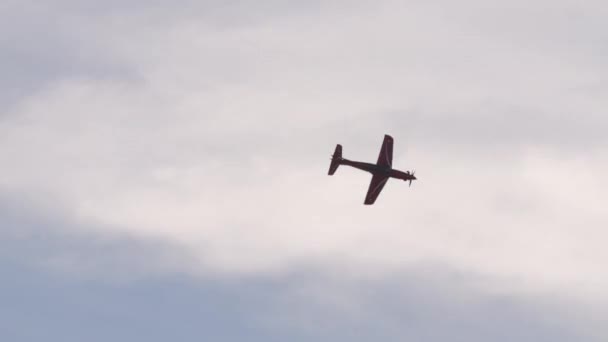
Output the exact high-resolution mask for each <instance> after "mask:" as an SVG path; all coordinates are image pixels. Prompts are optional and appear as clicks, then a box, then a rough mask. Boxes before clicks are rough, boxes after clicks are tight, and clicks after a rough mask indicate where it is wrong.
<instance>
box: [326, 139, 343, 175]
mask: <svg viewBox="0 0 608 342" xmlns="http://www.w3.org/2000/svg"><path fill="white" fill-rule="evenodd" d="M340 161H342V145H340V144H338V145H336V149H335V150H334V155H333V156H332V157H331V164H330V165H329V172H328V173H327V174H328V175H330V176H331V175H333V174H334V173H335V172H336V170H337V169H338V166H340Z"/></svg>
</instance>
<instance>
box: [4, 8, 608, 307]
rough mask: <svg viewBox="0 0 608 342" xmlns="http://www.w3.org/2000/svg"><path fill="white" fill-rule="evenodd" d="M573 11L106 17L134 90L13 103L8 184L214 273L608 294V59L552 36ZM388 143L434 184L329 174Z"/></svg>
mask: <svg viewBox="0 0 608 342" xmlns="http://www.w3.org/2000/svg"><path fill="white" fill-rule="evenodd" d="M562 3H563V4H564V5H563V7H562V8H563V9H562V10H559V11H557V12H555V13H554V14H552V15H550V16H549V21H548V26H544V27H545V29H543V30H540V33H537V34H532V35H530V36H527V35H526V34H525V33H526V32H529V30H530V31H533V32H537V31H536V30H534V28H533V27H531V28H526V27H528V26H530V25H532V24H533V23H534V21H532V20H531V19H530V17H535V16H534V15H531V14H530V13H532V14H534V13H538V11H540V10H541V9H543V8H544V6H545V5H546V4H545V3H544V2H538V3H537V5H530V6H529V7H528V9H529V10H527V11H523V9H520V8H515V9H512V10H510V11H507V12H506V13H507V16H506V18H507V19H503V20H501V21H495V19H496V18H497V17H499V16H500V15H502V14H504V12H502V10H501V9H499V10H496V9H490V10H483V11H480V12H479V14H477V15H474V14H476V13H478V12H477V9H478V7H477V6H479V4H478V3H476V2H467V3H466V4H465V5H464V6H463V7H459V8H458V9H457V11H454V12H453V11H451V9H452V7H446V4H443V3H439V2H434V3H432V5H422V4H409V5H397V4H393V3H385V4H384V5H383V6H379V7H378V8H372V7H371V6H363V5H358V6H351V7H348V8H346V9H345V10H340V9H339V8H338V7H339V6H337V5H336V6H329V8H327V7H323V10H319V11H318V12H317V11H315V10H310V11H305V12H304V14H302V15H288V16H285V17H283V16H282V15H280V14H275V15H272V16H270V17H269V18H268V19H257V20H251V21H246V22H247V23H248V24H247V25H244V26H239V25H237V26H230V25H227V26H222V25H217V21H218V20H219V19H218V18H225V17H226V16H227V17H230V15H229V14H223V15H220V16H217V17H214V18H215V21H214V20H211V19H210V20H207V18H208V17H206V16H204V15H202V14H201V12H198V11H194V13H191V14H189V15H187V16H183V14H181V13H174V12H172V11H170V12H169V13H170V14H171V15H172V16H164V15H163V12H162V11H137V10H135V11H132V12H128V13H126V14H125V13H122V12H112V11H110V12H108V13H107V14H104V15H98V16H91V18H92V19H91V22H90V27H88V26H87V27H88V28H87V29H86V30H84V32H85V33H84V34H83V36H79V34H78V33H75V34H76V37H77V39H75V41H77V42H84V47H91V49H90V50H91V51H100V50H103V51H104V54H103V56H101V57H100V59H101V60H102V61H105V60H111V61H112V63H113V64H115V63H118V64H120V65H121V68H124V69H125V70H129V71H130V72H129V76H128V77H124V78H113V79H102V80H99V79H97V78H96V77H88V76H91V75H87V73H86V72H84V76H83V75H71V76H69V77H65V78H61V79H60V80H57V81H55V82H53V83H51V84H50V85H48V86H47V87H45V88H44V89H42V90H40V91H38V92H36V93H32V94H29V96H27V97H25V98H23V99H22V101H21V102H20V103H19V105H17V106H15V107H12V108H11V110H10V112H8V113H5V114H7V115H5V117H4V118H3V119H2V121H1V122H0V163H1V164H2V165H3V172H2V175H1V176H0V185H1V186H4V187H11V188H12V189H18V190H19V191H23V192H26V193H29V194H37V195H40V196H42V197H46V198H50V199H53V200H55V201H58V202H60V203H62V204H63V205H64V206H65V207H67V208H69V210H70V215H72V216H74V217H77V218H78V219H81V220H88V221H90V222H94V223H100V224H105V225H100V226H98V227H101V226H103V227H109V226H112V227H117V228H116V229H117V233H128V234H136V235H138V236H141V237H143V238H149V237H153V238H161V239H166V240H168V241H170V242H172V243H176V244H179V245H181V246H184V248H186V249H188V250H189V251H191V252H192V253H194V254H195V255H197V257H198V258H199V259H200V262H201V269H205V270H208V269H209V268H211V269H214V270H219V271H228V272H237V273H239V272H260V271H276V270H286V269H290V267H294V266H296V265H299V264H302V263H304V264H306V263H313V264H315V263H320V264H329V265H337V266H342V265H356V266H357V270H358V271H359V272H362V273H379V274H384V273H385V272H392V271H394V270H398V269H402V268H404V267H408V266H410V265H412V264H416V263H418V262H420V261H426V260H432V261H434V262H439V263H445V264H449V265H450V266H452V267H454V268H457V269H464V270H469V271H472V272H477V273H480V274H483V275H486V276H488V277H489V278H491V279H507V281H506V284H507V285H499V284H495V283H493V284H492V285H491V287H492V288H494V289H496V288H498V289H499V290H500V287H501V286H505V287H506V288H507V290H509V291H512V290H522V291H557V292H560V293H563V294H565V295H567V296H573V297H583V298H585V299H598V298H599V299H601V300H606V298H608V292H606V290H605V289H606V288H608V286H607V285H608V273H607V272H606V271H605V270H604V269H603V267H602V260H604V259H605V258H606V256H607V255H606V252H605V248H603V246H602V244H601V241H603V240H604V238H605V237H606V234H605V233H604V232H603V230H602V227H605V226H606V216H605V214H604V213H603V210H602V207H601V204H602V203H605V202H606V195H605V193H606V191H605V190H606V189H607V184H606V182H605V181H604V180H603V175H604V174H605V171H606V168H608V163H607V161H606V160H605V158H603V157H601V153H602V152H603V151H605V149H606V140H605V138H604V136H603V134H602V133H603V127H606V124H608V121H606V119H605V118H604V116H603V115H602V113H603V110H604V109H605V108H606V104H607V103H606V100H605V99H606V97H605V96H604V95H605V94H604V93H605V91H604V90H605V86H602V85H605V84H606V83H605V82H606V69H605V65H604V64H601V63H600V62H599V61H598V59H597V58H596V56H597V54H601V53H602V51H601V48H597V49H596V48H594V47H593V46H592V45H585V46H583V47H581V48H580V49H579V50H578V51H577V52H576V53H575V52H572V51H571V49H569V48H568V44H564V42H563V41H561V40H560V37H561V35H560V32H563V31H557V32H556V33H553V30H551V29H546V27H550V28H553V27H555V28H558V27H559V28H561V29H562V30H564V27H563V26H564V25H567V24H568V22H567V21H566V20H563V17H564V15H566V14H567V13H570V9H571V8H574V7H572V6H573V5H571V4H570V3H569V2H561V3H560V4H562ZM596 6H597V7H598V13H602V12H601V11H604V10H605V8H604V7H605V6H603V4H600V3H597V4H596ZM581 11H582V12H577V13H586V14H587V15H589V16H591V18H592V21H593V18H597V17H596V16H595V15H593V14H592V12H593V13H595V11H593V9H582V8H581ZM245 12H246V11H245ZM104 13H105V12H104ZM178 14H179V15H178ZM80 15H83V14H80ZM87 15H88V14H87ZM173 15H174V17H173ZM198 15H200V16H201V18H202V20H197V18H198V17H197V16H198ZM78 18H80V20H83V18H86V17H79V16H78ZM184 18H185V19H184ZM543 18H544V17H543ZM543 18H539V19H538V20H539V22H541V21H542V20H544V19H543ZM520 19H521V20H523V22H524V24H526V25H524V26H523V27H524V28H522V29H521V32H519V31H513V34H511V28H516V27H520V26H519V25H520V24H519V23H520V21H518V20H520ZM220 21H221V20H220ZM490 24H495V26H493V25H490ZM486 29H487V30H486ZM568 29H569V27H567V28H566V29H565V30H566V31H568V32H574V33H573V34H577V32H580V35H584V34H591V35H596V37H597V35H599V34H600V33H599V32H601V31H600V30H598V31H595V30H593V29H588V28H587V27H583V28H582V29H578V26H577V27H575V28H573V29H572V30H568ZM85 34H86V38H87V39H82V38H84V35H85ZM545 37H551V38H553V42H554V43H553V44H549V43H547V41H546V40H545V39H544V38H545ZM574 37H579V35H578V34H577V35H575V36H574ZM536 43H538V44H536ZM100 46H101V47H103V49H99V47H100ZM106 55H107V57H105V56H106ZM98 57H99V56H98ZM85 59H87V58H85ZM92 59H93V60H94V58H92ZM87 60H89V59H87ZM93 64H94V63H93ZM85 69H86V68H85ZM133 75H138V76H137V77H134V76H133ZM598 85H600V86H599V88H598ZM589 87H591V88H593V89H595V91H588V90H587V89H589ZM602 87H604V88H602ZM602 89H603V90H602ZM512 108H516V109H517V114H515V115H514V114H513V111H512ZM387 113H389V114H387ZM385 132H386V133H391V134H393V136H394V137H395V138H396V146H395V147H396V150H395V153H396V155H395V165H396V166H397V167H402V168H405V169H411V168H416V169H417V170H418V175H419V178H420V181H418V182H417V183H416V184H414V186H413V187H412V189H408V188H407V187H406V185H405V184H404V183H399V182H397V181H390V182H389V184H388V185H387V187H386V189H385V191H384V192H383V194H382V195H381V197H380V199H379V201H378V203H377V205H375V206H373V207H371V208H370V207H364V206H362V204H361V202H362V201H363V197H364V193H365V190H366V187H367V182H368V180H369V177H368V175H364V174H362V173H357V172H356V171H354V170H348V169H346V168H341V169H340V170H339V171H338V173H337V175H336V176H334V177H332V178H330V177H327V176H326V172H327V167H328V165H327V164H328V156H329V154H330V153H331V152H332V150H333V146H334V144H335V143H342V144H344V146H345V155H346V156H348V157H352V158H354V159H364V160H374V159H375V156H376V153H377V149H378V148H379V144H380V139H381V136H382V134H384V133H385ZM93 226H95V225H93ZM104 229H106V228H104Z"/></svg>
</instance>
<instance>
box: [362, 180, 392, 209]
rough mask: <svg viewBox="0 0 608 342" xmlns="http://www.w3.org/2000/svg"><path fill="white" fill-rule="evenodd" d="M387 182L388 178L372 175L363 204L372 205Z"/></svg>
mask: <svg viewBox="0 0 608 342" xmlns="http://www.w3.org/2000/svg"><path fill="white" fill-rule="evenodd" d="M387 180H388V177H387V176H384V175H374V176H373V177H372V181H371V183H369V189H367V195H366V196H365V204H368V205H369V204H374V202H375V201H376V198H378V195H380V191H382V188H384V184H386V181H387Z"/></svg>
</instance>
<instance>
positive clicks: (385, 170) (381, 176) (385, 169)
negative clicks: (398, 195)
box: [328, 135, 416, 205]
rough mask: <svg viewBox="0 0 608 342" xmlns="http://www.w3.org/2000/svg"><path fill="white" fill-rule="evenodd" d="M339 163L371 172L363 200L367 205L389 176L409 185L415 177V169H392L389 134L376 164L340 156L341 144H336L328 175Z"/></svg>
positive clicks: (373, 200)
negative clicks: (404, 170) (407, 182)
mask: <svg viewBox="0 0 608 342" xmlns="http://www.w3.org/2000/svg"><path fill="white" fill-rule="evenodd" d="M340 165H348V166H352V167H354V168H357V169H359V170H363V171H367V172H369V173H371V174H372V181H371V183H370V184H369V189H368V190H367V195H366V196H365V202H364V203H365V204H368V205H369V204H374V202H375V201H376V198H378V195H380V192H381V191H382V188H384V185H385V184H386V181H388V179H389V178H397V179H403V180H404V181H409V182H410V186H411V185H412V181H413V180H415V179H416V177H415V176H414V173H415V171H412V172H411V173H410V172H409V171H406V172H403V171H399V170H395V169H393V167H392V165H393V138H392V137H391V136H390V135H385V136H384V141H383V142H382V148H381V149H380V155H379V156H378V162H376V164H371V163H364V162H358V161H351V160H348V159H345V158H342V145H340V144H338V145H336V150H335V151H334V155H333V156H332V157H331V164H330V165H329V172H328V174H329V175H330V176H331V175H333V174H334V173H335V172H336V170H337V169H338V166H340Z"/></svg>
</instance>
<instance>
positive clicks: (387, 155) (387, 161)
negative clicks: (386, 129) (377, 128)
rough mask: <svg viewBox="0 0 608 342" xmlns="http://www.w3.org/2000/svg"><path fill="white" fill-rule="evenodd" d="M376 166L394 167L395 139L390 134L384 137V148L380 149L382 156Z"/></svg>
mask: <svg viewBox="0 0 608 342" xmlns="http://www.w3.org/2000/svg"><path fill="white" fill-rule="evenodd" d="M376 164H378V165H382V166H388V167H392V166H393V137H391V136H390V135H388V134H386V135H384V141H383V142H382V148H381V149H380V155H379V156H378V162H377V163H376Z"/></svg>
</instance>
